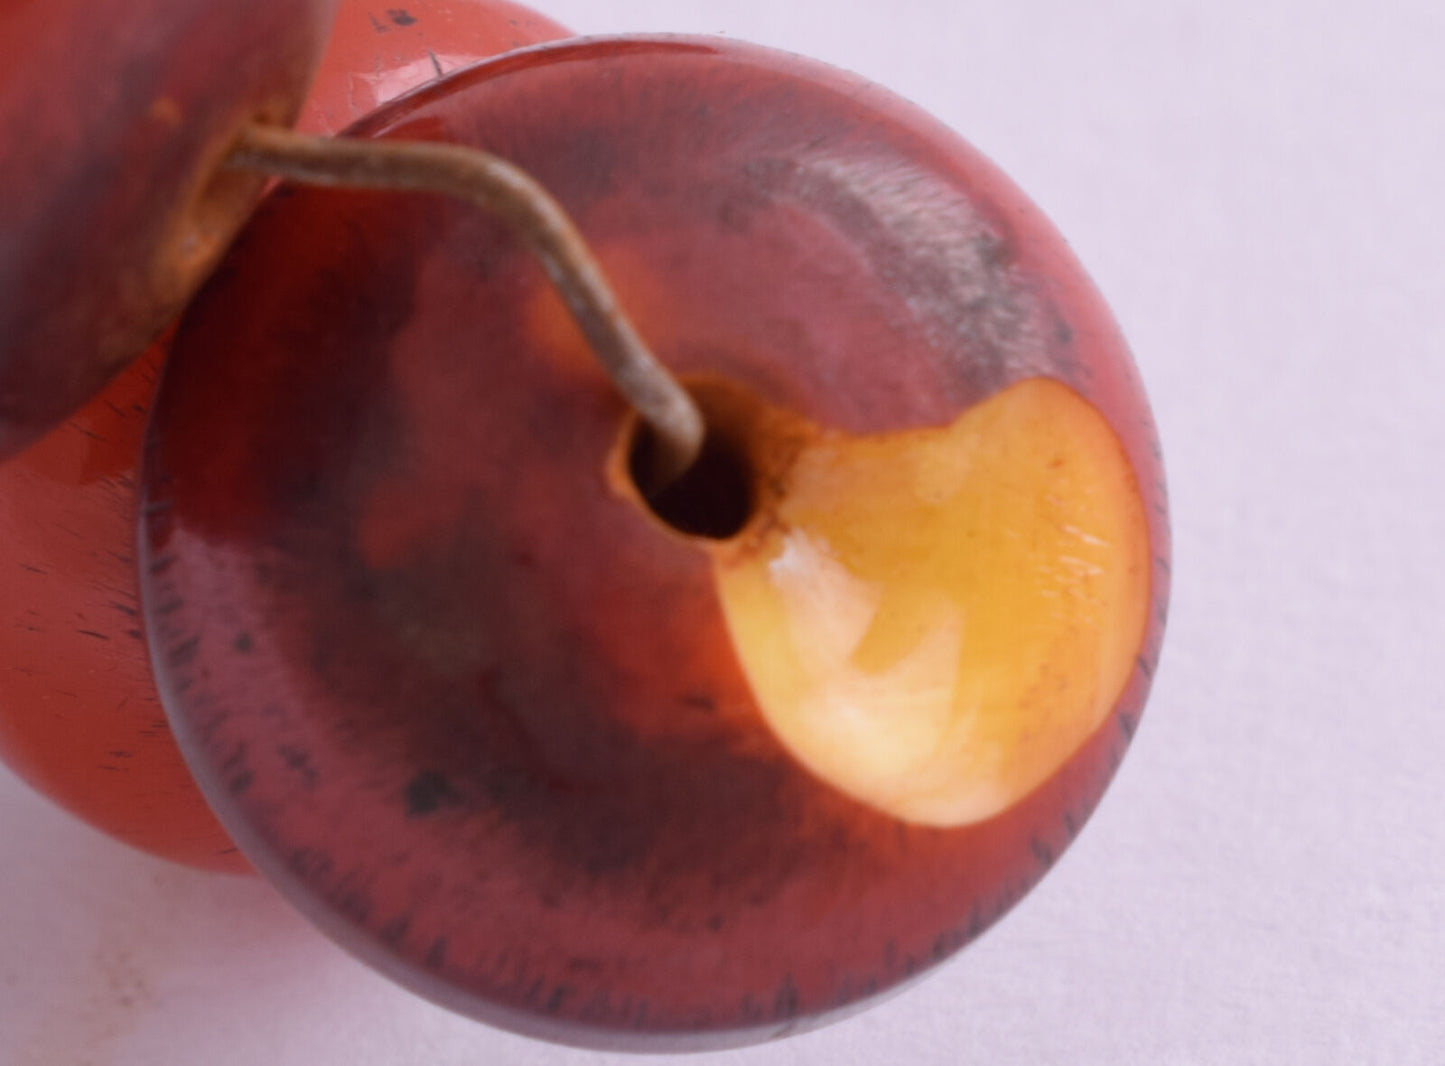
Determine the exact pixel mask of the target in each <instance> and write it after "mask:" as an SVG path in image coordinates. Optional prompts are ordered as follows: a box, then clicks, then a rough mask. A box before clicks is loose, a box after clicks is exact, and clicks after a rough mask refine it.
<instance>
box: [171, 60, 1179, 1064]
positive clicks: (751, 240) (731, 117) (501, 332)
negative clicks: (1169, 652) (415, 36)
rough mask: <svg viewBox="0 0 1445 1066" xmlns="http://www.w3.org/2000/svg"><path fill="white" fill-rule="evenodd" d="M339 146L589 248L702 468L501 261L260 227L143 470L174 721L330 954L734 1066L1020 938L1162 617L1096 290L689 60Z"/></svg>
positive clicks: (384, 116)
mask: <svg viewBox="0 0 1445 1066" xmlns="http://www.w3.org/2000/svg"><path fill="white" fill-rule="evenodd" d="M357 131H358V132H359V134H361V135H365V136H373V137H396V138H410V139H418V138H432V139H442V140H448V141H454V142H456V143H459V144H464V145H473V146H484V147H486V148H487V149H489V150H492V151H496V152H498V153H499V154H501V155H502V156H504V157H505V158H508V159H509V160H511V161H513V162H515V163H516V164H518V165H519V166H521V167H523V168H524V169H526V170H527V171H529V172H530V173H531V174H533V175H534V176H535V177H536V178H537V179H539V180H540V181H541V183H542V184H543V185H544V186H546V187H547V188H548V189H550V190H551V191H552V192H553V193H554V195H556V197H557V198H558V199H559V200H560V201H561V202H562V203H563V204H564V205H565V206H566V207H567V209H568V210H569V211H570V212H571V213H572V214H573V216H574V218H575V219H576V221H577V223H578V225H579V227H580V229H581V230H582V232H583V233H584V234H586V235H587V237H588V239H589V241H590V242H591V243H592V245H593V248H594V251H595V252H596V253H597V256H598V258H599V260H600V261H601V262H602V264H603V266H604V267H605V268H606V270H607V272H608V274H609V276H610V278H611V281H612V282H613V284H614V286H615V287H616V289H617V290H618V292H619V295H620V297H621V301H622V303H623V305H624V306H625V307H626V308H627V309H628V310H629V312H630V314H631V315H632V317H633V319H634V321H635V322H636V323H637V325H638V327H639V329H640V330H641V332H642V334H643V335H644V336H646V337H647V338H648V340H649V341H650V342H651V344H652V346H653V348H654V350H655V351H656V352H657V353H658V355H659V356H660V357H661V358H662V359H663V361H664V362H665V363H666V364H667V365H668V366H669V367H670V368H671V369H672V371H673V372H675V373H676V374H677V375H678V376H679V377H680V378H681V379H682V380H683V381H685V382H686V383H687V384H688V385H689V387H690V388H691V390H692V392H693V394H694V396H695V397H696V399H697V400H698V402H699V403H700V405H701V406H702V408H703V410H704V411H705V413H706V415H707V419H708V422H709V426H710V440H709V445H708V447H707V449H706V450H705V452H704V455H703V458H702V460H701V461H700V462H699V464H698V465H697V467H696V468H695V469H694V470H693V471H692V472H691V473H690V474H689V475H687V476H686V477H685V478H684V479H683V480H682V481H681V482H679V483H678V484H676V485H674V486H672V487H671V488H670V489H668V490H667V491H666V492H664V493H662V494H661V495H659V496H657V497H656V498H654V499H644V498H643V496H642V495H641V494H640V493H639V491H638V490H637V488H636V487H635V484H634V479H633V476H632V471H633V470H634V469H636V468H638V467H639V466H640V465H641V464H642V463H643V462H644V461H645V460H646V455H647V450H648V447H649V444H648V439H647V435H646V434H645V433H641V432H639V431H638V430H637V428H636V427H637V424H636V419H635V417H634V416H633V415H632V414H631V412H630V411H629V410H628V409H627V408H626V406H625V405H624V404H623V403H622V401H621V400H620V399H619V398H618V396H617V395H616V393H615V392H614V390H613V389H612V387H611V385H610V384H609V382H608V380H607V379H606V378H605V377H604V375H603V374H602V372H601V371H600V370H599V369H598V367H597V366H596V364H595V362H594V361H593V359H592V358H591V355H590V353H589V351H588V350H587V348H586V346H585V344H584V343H583V341H582V339H581V336H580V335H579V333H578V332H577V331H576V329H575V328H574V326H573V325H572V323H571V320H570V319H569V318H568V317H567V316H566V315H565V314H564V312H563V310H562V306H561V303H560V301H559V300H558V299H557V297H556V296H555V295H554V294H553V292H552V290H551V289H550V288H549V286H548V283H547V278H546V276H545V274H544V272H543V271H542V270H541V269H540V268H539V267H538V266H537V265H536V264H535V263H534V262H533V261H532V260H531V259H530V258H529V257H528V254H527V252H526V250H525V249H524V248H522V247H521V246H520V245H519V244H518V243H517V242H516V241H514V240H513V239H511V238H510V237H509V236H508V231H507V230H506V229H505V228H504V227H503V226H502V224H501V223H499V222H497V221H496V220H494V219H492V218H489V217H486V216H484V215H482V214H480V213H478V212H476V211H474V210H472V209H471V208H469V207H466V206H464V205H457V204H453V203H451V202H447V201H440V200H437V199H435V198H430V197H425V196H417V195H397V194H377V193H354V192H353V193H337V192H330V191H327V192H317V191H310V190H293V191H290V192H288V193H287V194H286V195H285V196H280V197H275V198H273V199H272V200H270V201H269V202H268V203H267V204H266V205H264V206H263V208H262V209H261V211H260V212H259V213H258V215H257V217H256V219H255V221H254V223H253V225H252V226H250V227H249V228H248V229H247V231H246V233H245V234H244V235H243V237H242V238H241V240H240V241H239V242H238V244H237V245H236V247H235V248H234V249H233V251H232V254H231V256H230V258H229V259H228V261H227V262H226V264H225V266H224V267H223V269H222V271H221V272H220V273H219V274H218V275H217V277H216V279H215V280H214V281H213V282H212V284H211V285H210V286H208V288H207V289H206V290H205V291H204V292H203V293H202V295H201V297H200V298H199V299H198V301H197V302H196V304H195V305H194V306H193V307H192V309H191V312H190V313H189V315H188V316H187V319H186V320H185V322H184V323H183V325H182V328H181V331H180V334H179V336H178V339H177V342H176V349H175V355H174V360H173V363H172V365H171V367H170V368H169V369H168V372H167V377H166V381H165V383H164V386H163V388H162V390H161V395H160V398H159V400H158V402H157V409H156V419H155V421H154V422H153V425H152V436H151V440H150V444H149V452H148V460H147V466H146V473H145V508H146V527H145V535H144V537H143V550H144V557H145V567H144V570H143V579H142V584H143V591H144V601H145V613H146V618H147V621H148V625H149V627H150V630H149V632H150V633H151V636H152V640H153V650H154V655H155V659H156V665H157V670H158V678H159V680H160V685H161V691H162V693H163V694H164V697H165V702H166V705H167V708H168V710H169V712H170V714H171V716H172V719H173V724H174V727H175V729H176V731H177V734H178V736H179V738H180V740H181V743H182V745H183V747H184V749H185V750H186V752H187V755H188V758H189V759H190V761H191V763H192V766H193V768H194V769H195V770H196V773H197V777H198V779H199V781H200V782H201V785H202V787H203V788H204V789H205V790H206V792H207V794H208V796H209V797H210V798H211V800H212V802H213V805H214V806H215V808H216V810H217V811H218V813H219V814H220V816H221V817H222V819H223V821H224V822H225V823H226V825H227V826H228V828H229V829H230V830H231V832H232V833H233V835H234V837H235V838H236V840H237V841H238V843H240V844H241V846H242V847H243V848H244V850H245V851H246V853H247V854H248V856H250V858H251V859H252V861H253V862H254V863H255V864H256V865H257V866H258V868H260V869H261V870H262V871H263V872H264V873H265V874H267V875H268V876H269V877H271V878H272V879H273V880H275V881H276V883H277V884H278V885H279V886H280V887H281V888H282V889H283V890H284V891H285V892H286V893H287V894H288V895H289V896H290V897H291V898H292V899H293V900H295V901H296V902H297V904H298V905H299V906H301V907H302V908H303V909H304V910H305V911H306V912H307V913H308V914H310V915H311V916H312V917H313V918H314V919H315V920H317V921H318V922H319V923H320V924H321V925H322V927H323V928H325V929H326V930H327V931H328V932H330V933H331V934H332V935H333V936H334V937H336V938H337V939H338V941H340V942H341V943H343V944H345V945H347V946H348V947H350V948H351V949H353V950H354V951H356V952H357V953H359V954H360V955H362V956H363V957H365V958H367V959H369V960H371V961H372V962H374V963H376V964H377V965H378V966H380V967H382V968H383V969H384V970H385V971H386V972H388V973H390V974H391V975H393V976H394V977H396V978H397V979H399V980H400V981H402V982H404V983H405V984H407V985H409V986H410V987H412V988H414V989H416V990H418V991H420V992H421V993H423V994H425V995H427V996H430V997H432V998H434V999H436V1000H437V1001H439V1002H442V1003H444V1004H447V1005H449V1006H451V1007H453V1008H455V1009H458V1010H461V1011H464V1012H466V1013H468V1014H470V1015H472V1016H474V1017H477V1018H481V1019H484V1020H487V1021H490V1022H494V1023H496V1024H499V1025H503V1026H507V1027H510V1028H513V1029H516V1030H518V1031H521V1032H525V1033H530V1034H534V1035H539V1036H544V1037H548V1038H552V1039H556V1040H560V1041H565V1042H571V1043H579V1044H589V1045H596V1046H608V1047H632V1048H643V1049H651V1050H658V1049H664V1048H691V1047H705V1046H720V1045H726V1044H736V1043H741V1042H746V1041H749V1040H754V1039H761V1038H764V1037H768V1036H774V1035H778V1034H780V1033H782V1032H786V1031H792V1030H795V1029H797V1028H800V1027H804V1026H807V1025H812V1024H816V1023H818V1022H819V1021H821V1020H825V1019H827V1018H829V1017H832V1016H835V1015H836V1014H837V1012H840V1011H845V1010H850V1009H852V1008H854V1007H856V1006H857V1005H858V1004H860V1003H862V1002H865V1001H867V1000H869V999H870V998H872V997H873V996H875V995H877V994H880V993H882V992H884V991H885V990H887V989H890V988H893V987H896V986H897V985H898V984H899V983H900V982H903V981H905V980H906V979H908V978H909V977H911V976H913V975H915V974H917V973H919V972H920V971H921V970H923V969H924V968H926V967H927V966H929V965H930V964H932V963H934V962H937V961H938V960H940V959H942V958H944V957H946V956H948V955H949V954H951V953H952V952H953V951H954V950H956V949H957V948H958V947H960V946H961V945H963V944H964V943H966V942H968V941H969V940H970V939H972V938H973V937H974V936H976V935H978V933H979V932H980V931H981V930H983V929H984V928H985V927H987V926H988V925H989V924H990V923H991V922H993V921H994V920H995V919H996V918H997V917H998V916H999V915H1000V914H1002V913H1003V912H1004V911H1005V910H1006V909H1007V908H1008V907H1009V906H1010V905H1012V903H1013V902H1015V901H1016V900H1017V899H1018V898H1019V897H1020V896H1021V895H1022V894H1023V893H1024V892H1025V891H1026V890H1027V889H1028V888H1029V887H1030V886H1031V885H1032V884H1033V883H1034V882H1035V881H1036V880H1037V879H1038V878H1039V877H1040V876H1041V875H1042V874H1043V872H1044V871H1045V870H1046V869H1047V868H1048V866H1049V865H1050V864H1051V863H1052V862H1053V861H1054V859H1055V858H1056V857H1057V856H1058V855H1059V854H1060V852H1061V851H1062V850H1063V849H1064V848H1065V847H1066V846H1067V845H1068V843H1069V842H1070V841H1071V840H1072V838H1073V837H1074V835H1075V834H1076V833H1077V832H1078V831H1079V829H1080V827H1081V826H1082V824H1083V822H1084V821H1085V819H1086V818H1087V817H1088V815H1089V813H1090V811H1091V810H1092V809H1093V807H1094V805H1095V803H1096V802H1097V800H1098V798H1099V796H1100V794H1101V792H1102V791H1103V789H1104V787H1105V784H1106V783H1107V781H1108V779H1109V777H1110V776H1111V774H1112V772H1113V770H1114V768H1115V766H1116V765H1117V763H1118V760H1119V758H1120V757H1121V755H1122V752H1123V750H1124V748H1125V746H1126V745H1127V742H1128V739H1129V736H1130V734H1131V732H1132V730H1133V728H1134V725H1135V722H1136V720H1137V717H1138V715H1139V713H1140V710H1141V707H1142V704H1143V701H1144V697H1145V693H1146V691H1147V688H1148V683H1149V674H1150V671H1151V670H1152V667H1153V664H1154V661H1155V657H1156V654H1157V649H1158V642H1159V639H1160V634H1161V627H1162V616H1163V609H1164V602H1165V598H1166V585H1167V571H1166V570H1165V568H1164V567H1165V563H1164V560H1165V558H1166V557H1167V550H1168V549H1167V531H1166V525H1165V517H1164V498H1163V488H1162V481H1161V472H1160V467H1159V462H1158V457H1157V452H1156V449H1155V443H1154V435H1153V429H1152V423H1151V420H1150V416H1149V413H1148V409H1147V405H1146V402H1145V399H1144V396H1143V393H1142V390H1141V388H1140V385H1139V381H1138V378H1137V375H1136V373H1135V371H1134V369H1133V366H1132V363H1131V362H1130V359H1129V355H1128V352H1127V350H1126V348H1125V346H1124V344H1123V341H1122V339H1121V337H1120V335H1119V332H1118V330H1117V328H1116V327H1115V325H1114V323H1113V322H1112V321H1111V319H1110V317H1109V314H1108V312H1107V310H1106V309H1105V307H1104V306H1103V304H1102V302H1101V301H1100V299H1099V297H1098V295H1097V294H1096V292H1095V291H1094V289H1093V288H1092V286H1091V285H1090V283H1089V282H1088V280H1087V279H1086V277H1085V276H1084V274H1083V273H1082V271H1081V269H1080V267H1079V266H1078V264H1077V263H1076V262H1075V260H1074V259H1073V257H1072V255H1071V254H1070V253H1069V251H1068V249H1067V248H1066V246H1065V245H1064V243H1063V242H1062V240H1061V239H1060V238H1059V237H1058V235H1057V234H1056V233H1055V232H1054V230H1053V229H1052V228H1051V227H1050V226H1049V224H1048V223H1047V222H1046V221H1045V220H1044V219H1043V218H1042V216H1041V215H1040V214H1039V213H1038V211H1037V210H1036V209H1035V208H1034V207H1033V206H1032V205H1031V204H1030V203H1029V202H1028V201H1027V200H1026V199H1025V198H1024V197H1023V196H1022V194H1021V193H1019V191H1018V190H1017V189H1016V188H1014V187H1013V186H1012V185H1011V184H1010V183H1009V182H1008V181H1007V179H1005V178H1004V177H1003V176H1002V175H1000V174H999V173H998V172H997V171H996V170H995V169H994V168H993V167H992V166H991V165H989V164H988V163H987V162H986V161H985V160H984V159H982V158H981V157H980V156H979V155H978V154H977V153H976V152H974V151H973V150H972V149H971V148H969V147H968V146H967V145H966V144H964V143H963V142H961V141H960V140H959V139H958V138H957V137H955V136H954V135H953V134H951V133H949V132H948V131H946V130H944V129H943V128H941V127H940V126H938V125H937V124H936V123H934V122H933V121H932V120H930V119H928V118H927V117H926V116H924V115H922V114H920V113H919V112H917V111H916V110H914V109H913V108H911V107H909V106H908V105H906V104H904V103H902V102H900V101H898V100H897V99H895V98H893V97H891V96H889V95H888V94H887V93H885V92H883V91H881V90H879V89H877V88H875V87H872V86H869V85H867V84H866V83H864V82H862V81H860V80H858V79H856V78H853V77H850V76H847V75H844V74H841V73H839V72H836V71H833V70H831V69H828V68H824V67H821V66H818V65H815V64H812V63H808V62H806V61H803V60H799V59H796V58H793V57H789V56H784V55H780V54H777V53H773V52H768V51H765V50H761V49H757V48H753V47H748V46H743V45H739V44H732V43H719V42H716V41H710V40H701V39H677V38H667V39H645V38H643V39H635V38H634V39H617V40H590V41H581V42H576V43H572V44H562V45H554V46H550V47H548V48H544V49H538V50H533V51H529V52H525V53H519V54H517V55H514V56H511V57H507V58H504V59H500V60H498V61H496V62H494V63H490V64H486V65H485V66H483V67H480V68H477V69H475V70H473V71H470V72H464V73H462V74H459V75H455V76H453V77H451V78H449V79H447V80H445V81H444V82H441V83H439V84H437V85H436V86H433V87H431V88H429V89H426V90H423V91H421V92H420V93H417V94H414V95H412V96H410V97H408V98H407V99H406V100H404V101H399V102H398V103H397V104H396V105H394V106H392V107H390V108H387V109H385V110H384V111H383V112H381V113H379V114H378V115H377V116H374V117H373V118H372V119H369V120H367V121H365V122H364V123H362V124H361V126H360V127H358V128H357Z"/></svg>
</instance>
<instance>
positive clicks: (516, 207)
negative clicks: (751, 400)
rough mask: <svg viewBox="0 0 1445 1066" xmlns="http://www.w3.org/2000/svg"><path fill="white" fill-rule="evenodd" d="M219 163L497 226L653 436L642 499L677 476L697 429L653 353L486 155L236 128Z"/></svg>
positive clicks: (568, 239) (557, 224)
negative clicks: (472, 210)
mask: <svg viewBox="0 0 1445 1066" xmlns="http://www.w3.org/2000/svg"><path fill="white" fill-rule="evenodd" d="M226 165H227V166H229V167H233V168H239V169H247V170H255V171H261V172H263V173H266V174H270V175H273V176H275V177H279V178H283V179H286V180H288V181H294V182H300V183H303V184H308V185H329V186H344V187H350V188H363V189H390V190H398V191H411V192H432V193H442V194H445V195H449V196H454V197H457V198H458V199H461V200H466V201H468V202H469V203H472V204H475V205H477V206H479V207H482V208H484V209H485V210H487V211H490V212H492V213H493V214H495V215H497V216H498V217H499V218H501V219H502V220H503V221H504V222H506V223H507V225H508V226H510V227H511V229H512V231H513V233H514V234H515V235H516V236H517V237H518V239H520V240H521V241H522V242H523V243H524V244H525V245H526V246H527V247H528V248H529V249H531V251H532V253H533V254H534V255H536V256H537V258H538V259H539V260H540V261H541V263H542V266H543V268H544V269H545V270H546V272H547V276H548V277H549V278H551V280H552V284H553V285H554V286H555V287H556V289H557V292H558V293H559V294H560V295H561V297H562V301H563V302H564V303H565V304H566V305H567V309H568V310H569V311H570V312H571V314H572V317H573V318H574V319H575V320H576V322H577V325H578V326H579V327H580V328H581V330H582V334H583V336H585V337H586V338H587V342H588V343H589V344H590V345H591V346H592V350H593V351H594V352H595V353H596V355H597V359H598V361H599V362H600V363H601V364H602V366H603V368H604V369H605V370H606V371H607V374H608V375H609V376H610V377H611V378H612V381H613V383H614V384H616V386H617V388H618V389H619V390H620V391H621V392H622V394H623V396H624V397H625V398H626V399H627V401H628V403H630V404H631V405H632V406H633V408H634V409H636V411H637V413H638V415H639V416H640V417H641V418H642V420H643V421H644V422H646V423H647V424H648V426H649V427H650V428H651V429H652V431H653V433H654V435H655V444H656V447H655V448H653V449H651V450H650V451H651V469H650V470H646V471H642V472H641V473H642V474H643V476H645V477H646V478H647V479H648V483H647V484H644V485H642V486H640V487H641V488H642V490H643V492H644V493H645V494H647V495H648V496H651V495H653V494H655V493H657V492H660V491H661V490H662V489H664V488H666V487H667V486H668V485H670V484H671V483H672V482H674V481H676V480H677V478H678V477H679V476H680V475H681V474H683V473H684V472H685V471H686V470H687V469H688V468H689V467H691V466H692V464H693V461H694V460H695V459H696V458H697V456H698V453H699V452H700V451H701V449H702V441H703V436H704V435H705V433H706V426H705V424H704V422H703V417H702V414H701V412H700V411H699V410H698V407H697V404H696V403H694V402H693V399H692V397H691V396H690V395H688V392H687V390H686V389H684V388H683V387H682V385H681V384H680V383H679V382H678V381H677V379H676V378H674V377H673V376H672V374H671V373H669V371H668V370H667V368H666V367H664V366H663V365H662V363H661V362H659V361H658V359H657V357H656V356H655V355H653V354H652V352H651V350H650V349H649V348H648V347H647V344H646V343H645V342H644V341H643V340H642V338H641V336H640V335H639V334H638V332H637V330H636V328H635V327H634V326H633V325H632V322H631V321H630V320H629V319H628V317H627V315H626V313H625V312H624V311H623V310H622V307H621V305H620V304H619V303H618V301H617V298H616V296H615V295H613V292H612V289H611V287H610V286H609V285H608V284H607V280H606V277H605V275H604V274H603V272H602V268H601V267H600V266H599V265H598V263H597V261H596V259H595V258H593V256H592V253H591V251H590V250H589V249H588V247H587V244H586V242H585V241H584V240H583V239H582V235H581V234H580V233H578V232H577V227H576V226H574V225H573V224H572V220H571V219H570V218H568V217H567V213H566V212H565V211H564V210H563V209H562V207H561V205H560V204H558V203H557V201H556V200H554V199H553V198H552V196H551V194H550V193H548V192H547V190H546V189H544V188H543V187H542V186H541V185H540V184H539V183H538V182H537V181H536V179H534V178H532V177H531V176H530V175H529V174H527V173H526V172H525V171H523V170H521V169H520V168H518V167H515V166H513V165H512V164H511V163H508V162H507V161H506V160H504V159H501V158H499V157H497V156H495V155H492V154H490V153H489V152H484V151H480V150H478V149H475V148H466V147H462V146H460V145H452V144H434V143H430V142H423V141H387V140H363V139H361V138H345V137H312V136H308V135H306V134H301V133H296V132H294V131H292V130H289V129H283V128H281V127H279V126H269V125H263V124H260V123H250V124H248V125H247V126H245V127H243V128H242V130H241V133H240V135H239V137H238V138H237V140H236V143H235V145H234V146H233V147H232V149H231V153H230V155H229V156H228V157H227V159H226Z"/></svg>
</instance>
